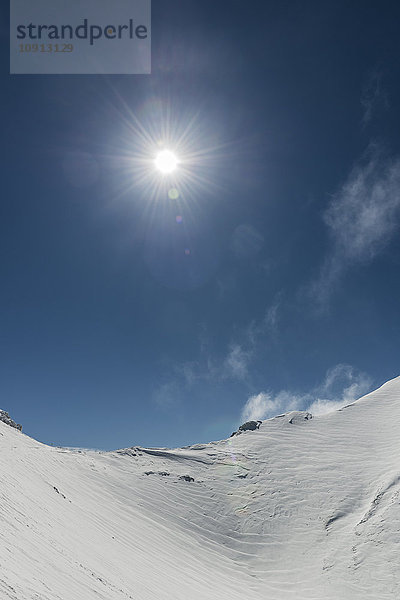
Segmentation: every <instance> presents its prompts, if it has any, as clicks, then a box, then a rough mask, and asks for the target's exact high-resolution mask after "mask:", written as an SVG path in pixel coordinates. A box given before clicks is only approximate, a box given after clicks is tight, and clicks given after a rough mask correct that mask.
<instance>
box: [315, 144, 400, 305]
mask: <svg viewBox="0 0 400 600" xmlns="http://www.w3.org/2000/svg"><path fill="white" fill-rule="evenodd" d="M399 216H400V158H399V157H395V158H391V159H382V158H381V157H380V156H379V155H378V154H377V152H376V151H372V152H370V156H369V158H368V160H367V161H365V160H364V161H363V162H362V163H360V164H359V165H357V166H356V167H355V168H354V169H353V170H352V172H351V173H350V175H349V177H348V179H347V181H346V182H345V184H344V185H343V187H342V188H341V189H340V190H339V192H338V193H337V194H335V195H334V196H333V198H332V201H331V203H330V205H329V207H328V209H327V210H326V212H325V214H324V221H325V223H326V225H327V227H328V228H329V232H330V236H331V240H332V244H331V250H330V252H329V254H328V256H327V257H326V259H325V261H324V263H323V265H322V267H321V270H320V275H319V277H318V278H317V279H316V281H314V282H312V283H311V285H310V286H309V287H308V294H309V295H310V296H311V297H312V298H313V299H314V300H315V301H316V303H317V305H318V306H319V308H320V309H322V310H323V309H324V308H326V307H327V305H328V303H329V298H330V296H331V294H332V292H333V291H334V289H335V287H336V286H337V284H338V283H339V281H340V279H341V278H342V277H343V275H344V274H345V273H346V271H348V270H349V269H350V268H352V267H354V266H356V265H360V264H367V263H369V262H371V261H372V260H373V259H374V258H375V257H376V256H377V255H378V254H379V253H380V252H382V250H383V249H384V248H385V247H386V246H387V245H388V244H389V242H390V241H391V239H392V238H393V235H394V233H395V231H396V230H397V229H398V225H399Z"/></svg>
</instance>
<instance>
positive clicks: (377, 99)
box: [361, 69, 389, 126]
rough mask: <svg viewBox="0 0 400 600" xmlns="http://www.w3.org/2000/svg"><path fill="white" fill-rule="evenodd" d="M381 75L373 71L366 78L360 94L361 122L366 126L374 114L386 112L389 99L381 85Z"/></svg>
mask: <svg viewBox="0 0 400 600" xmlns="http://www.w3.org/2000/svg"><path fill="white" fill-rule="evenodd" d="M382 80H383V75H382V73H381V72H380V71H378V70H377V69H375V70H374V71H372V73H371V74H370V76H369V77H368V80H367V83H366V85H365V86H364V89H363V91H362V94H361V105H362V108H363V116H362V122H363V125H364V126H365V125H367V124H368V123H369V122H370V121H371V120H372V117H373V115H374V113H375V112H377V111H379V110H388V108H389V97H388V94H387V92H386V90H385V88H384V86H383V84H382Z"/></svg>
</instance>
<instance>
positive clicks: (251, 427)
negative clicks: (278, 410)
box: [239, 421, 262, 431]
mask: <svg viewBox="0 0 400 600" xmlns="http://www.w3.org/2000/svg"><path fill="white" fill-rule="evenodd" d="M261 423H262V421H247V422H246V423H243V425H241V426H240V427H239V431H255V430H256V429H260V425H261Z"/></svg>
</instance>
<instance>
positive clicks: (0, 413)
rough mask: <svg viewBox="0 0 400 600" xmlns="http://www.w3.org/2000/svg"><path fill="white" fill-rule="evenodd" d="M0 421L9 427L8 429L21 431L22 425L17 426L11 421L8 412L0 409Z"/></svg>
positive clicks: (17, 424)
mask: <svg viewBox="0 0 400 600" xmlns="http://www.w3.org/2000/svg"><path fill="white" fill-rule="evenodd" d="M0 421H2V422H3V423H5V424H6V425H9V426H10V427H14V429H18V431H22V425H19V423H16V422H15V421H13V420H12V418H11V417H10V415H9V414H8V412H6V411H5V410H1V409H0Z"/></svg>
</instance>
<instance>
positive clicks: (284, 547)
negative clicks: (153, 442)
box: [0, 378, 400, 600]
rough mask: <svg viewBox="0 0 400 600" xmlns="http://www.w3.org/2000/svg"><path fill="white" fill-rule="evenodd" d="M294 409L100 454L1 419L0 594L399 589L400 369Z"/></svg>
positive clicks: (309, 593) (164, 595) (211, 594)
mask: <svg viewBox="0 0 400 600" xmlns="http://www.w3.org/2000/svg"><path fill="white" fill-rule="evenodd" d="M292 416H293V415H286V416H283V417H279V418H275V419H271V420H269V421H264V422H263V423H262V425H261V427H260V429H259V430H258V431H247V432H245V433H243V434H241V435H239V436H235V437H233V438H231V439H230V440H227V441H221V442H215V443H212V444H207V445H198V446H193V447H190V448H184V449H178V450H166V449H158V450H154V449H152V450H146V449H141V448H133V449H129V450H122V451H116V452H109V453H98V452H94V451H77V450H67V449H59V448H51V447H47V446H44V445H42V444H40V443H38V442H36V441H34V440H32V439H30V438H29V437H27V436H25V435H23V434H22V433H20V432H19V431H17V430H15V429H12V428H11V427H9V426H7V425H6V424H4V423H0V458H1V465H0V468H1V471H0V472H1V487H0V598H1V599H7V600H8V599H10V598H11V599H13V600H28V599H29V600H94V599H96V600H99V599H104V600H125V599H134V600H150V599H151V600H156V599H157V600H239V599H241V600H256V599H257V600H267V599H268V600H291V599H293V600H294V599H296V600H303V599H304V600H347V599H349V600H350V599H351V600H355V599H356V600H358V599H359V600H365V599H371V600H377V599H379V600H385V599H391V600H393V599H395V598H399V597H400V569H399V564H400V550H399V548H400V496H399V494H400V378H397V379H395V380H393V381H391V382H389V383H387V384H386V385H384V386H383V387H382V388H380V389H379V390H377V391H376V392H374V393H372V394H369V395H368V396H366V397H365V398H363V399H361V400H360V401H358V402H356V403H355V404H353V405H351V406H350V407H348V408H346V409H342V410H341V411H339V412H335V413H332V414H330V415H326V416H323V417H318V418H314V419H312V420H304V419H302V415H301V414H296V415H294V416H295V418H291V417H292ZM290 421H292V422H290ZM182 476H188V477H186V478H183V479H180V477H182ZM190 478H193V479H194V481H187V479H190Z"/></svg>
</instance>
